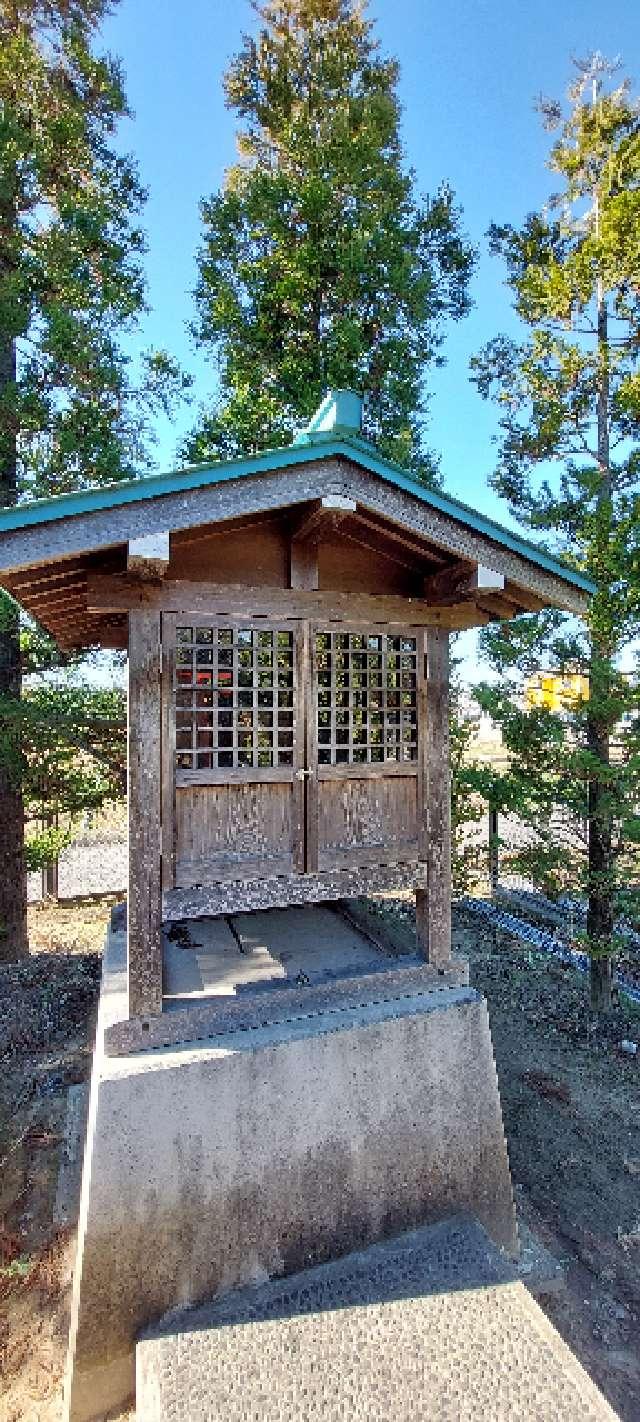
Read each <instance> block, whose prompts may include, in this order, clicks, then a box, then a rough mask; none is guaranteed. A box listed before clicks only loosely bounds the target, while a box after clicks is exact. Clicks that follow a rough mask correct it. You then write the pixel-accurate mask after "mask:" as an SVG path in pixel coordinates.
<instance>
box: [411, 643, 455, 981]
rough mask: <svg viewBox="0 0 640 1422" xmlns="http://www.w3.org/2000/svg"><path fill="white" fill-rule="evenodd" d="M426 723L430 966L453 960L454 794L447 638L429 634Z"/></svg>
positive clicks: (421, 902)
mask: <svg viewBox="0 0 640 1422" xmlns="http://www.w3.org/2000/svg"><path fill="white" fill-rule="evenodd" d="M425 690H426V696H425V697H424V699H423V703H422V711H421V720H422V776H421V782H422V856H421V857H422V858H423V861H424V865H425V871H426V886H425V887H424V888H420V889H418V890H417V891H416V926H417V933H418V942H419V944H420V946H421V949H422V952H423V953H424V956H425V958H426V959H427V962H429V963H431V964H432V965H433V967H435V968H446V967H447V966H448V965H449V963H450V961H451V789H450V778H451V777H450V769H449V633H448V632H446V631H445V630H444V629H441V628H428V630H427V631H426V633H425Z"/></svg>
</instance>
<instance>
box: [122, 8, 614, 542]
mask: <svg viewBox="0 0 640 1422" xmlns="http://www.w3.org/2000/svg"><path fill="white" fill-rule="evenodd" d="M370 14H371V16H372V17H373V18H374V20H375V22H376V29H377V33H378V35H379V38H380V40H381V43H382V46H383V48H384V50H385V51H386V52H388V53H392V54H395V56H396V57H397V58H398V59H399V61H400V66H401V99H402V104H403V109H404V117H403V138H404V144H405V149H406V155H407V160H408V162H409V163H410V164H411V166H412V167H413V168H414V169H415V173H416V179H417V185H418V189H419V191H421V192H423V193H428V192H430V191H431V192H432V191H433V190H434V189H435V187H436V186H437V184H438V183H439V182H440V180H441V179H446V180H447V181H448V182H449V183H450V184H451V186H452V187H453V189H454V192H455V193H456V196H457V199H458V201H459V202H460V204H461V206H462V208H463V211H464V222H465V227H466V230H467V233H468V234H469V236H470V237H471V238H472V240H473V241H474V243H476V244H478V245H480V246H481V248H482V255H481V260H480V265H479V269H478V272H477V274H476V277H475V279H474V283H473V296H474V301H475V307H474V311H473V313H472V315H471V316H470V317H469V318H467V320H466V321H464V322H463V323H461V324H460V325H459V326H457V327H455V326H452V327H451V331H450V335H449V337H448V340H447V346H446V355H447V362H448V363H447V367H446V369H444V370H443V371H437V372H434V373H432V376H431V378H430V382H429V383H430V387H431V390H432V392H433V395H432V403H431V425H430V435H429V438H430V443H431V445H432V447H433V448H434V449H436V450H438V451H439V452H440V454H441V458H442V469H443V474H444V478H445V484H446V487H447V490H448V491H449V492H450V493H452V494H455V495H457V496H458V497H460V498H462V499H464V500H465V501H467V502H470V503H474V504H476V505H478V504H480V505H481V506H482V507H483V509H484V510H485V511H486V512H487V513H491V514H493V515H494V516H497V517H499V518H501V519H503V520H504V521H507V515H506V510H505V508H504V506H502V505H501V504H500V502H499V501H498V499H497V498H496V496H495V495H494V494H493V493H492V492H491V491H490V490H489V489H487V486H486V479H487V476H488V474H489V473H490V471H491V468H492V463H493V457H494V450H493V447H492V443H491V438H492V435H493V434H494V433H495V430H496V412H495V409H494V408H492V407H491V406H489V405H486V404H485V403H484V402H483V401H482V400H481V399H480V397H479V396H478V395H477V393H476V391H475V390H474V388H473V387H472V386H471V385H470V383H469V379H468V362H469V357H470V355H471V354H472V353H473V352H474V351H476V350H478V348H479V347H480V346H481V345H482V344H483V342H484V341H486V340H487V339H489V338H490V337H491V336H492V335H495V334H496V333H497V332H498V331H500V330H514V329H515V322H514V318H513V316H512V314H511V311H510V307H509V296H508V292H507V291H506V290H505V289H504V287H503V285H502V281H503V273H502V270H501V265H500V263H499V262H498V261H497V260H496V259H493V258H490V257H489V256H488V255H487V252H486V243H485V241H484V233H485V231H486V228H487V227H488V225H489V223H490V222H491V221H493V220H495V221H503V220H504V221H511V222H514V223H518V222H520V221H521V219H522V218H523V216H524V215H525V214H526V212H527V211H528V210H530V209H531V208H533V207H535V206H536V205H539V204H540V203H541V202H542V201H543V200H544V198H545V196H546V194H547V193H548V192H549V190H550V186H551V183H552V178H551V175H550V174H549V173H548V172H547V171H546V169H545V158H546V153H547V150H548V141H549V140H548V135H545V134H544V133H543V131H542V129H541V126H540V123H539V120H538V116H537V114H536V113H535V112H534V108H533V104H534V100H535V97H536V95H538V94H539V93H541V92H542V93H545V94H552V95H561V94H562V93H563V92H564V90H565V88H566V83H567V80H568V78H569V75H570V71H571V56H572V55H584V54H586V53H588V52H589V51H590V50H592V49H600V50H601V51H602V52H603V53H604V54H605V55H607V56H608V57H612V56H615V55H618V54H619V55H621V56H622V58H623V61H624V64H625V67H626V69H627V71H628V72H629V73H630V74H631V76H632V78H633V79H634V80H635V81H636V86H640V6H639V5H638V4H637V3H635V0H608V3H607V4H606V5H605V4H604V3H603V0H538V3H537V4H523V3H517V0H456V3H454V4H450V5H448V6H445V5H442V4H434V3H432V0H372V3H371V5H370ZM253 23H254V16H253V13H252V11H251V8H250V5H249V3H248V0H236V3H235V4H228V3H226V4H225V3H223V0H186V3H183V4H180V5H179V4H177V3H176V0H121V3H120V4H119V5H118V7H117V9H116V12H115V14H114V16H113V18H112V19H110V21H109V22H108V24H107V25H106V26H105V29H104V38H105V43H106V45H107V46H108V48H109V49H111V50H112V51H113V52H115V53H117V54H119V55H120V56H121V58H122V61H123V63H124V68H125V73H126V79H127V91H128V95H129V99H130V103H131V106H132V109H133V110H134V119H133V121H132V122H130V123H128V124H126V125H125V127H124V129H123V140H124V142H125V143H126V146H127V147H128V148H129V149H131V150H132V151H133V152H134V153H135V154H136V155H137V158H138V161H139V164H140V168H141V173H142V177H143V180H144V182H145V184H146V185H147V186H148V188H149V190H150V197H149V202H148V205H147V209H146V227H147V231H148V237H149V253H148V257H147V271H148V279H149V299H150V302H151V306H152V311H151V314H150V316H149V318H148V320H147V322H146V325H145V330H144V340H145V343H147V344H153V345H161V346H166V347H167V348H168V349H169V350H171V351H172V352H173V353H175V354H176V355H177V356H178V357H179V358H180V359H181V361H182V362H183V364H184V365H185V366H186V367H187V368H188V369H190V370H191V371H192V372H193V374H194V375H195V377H196V391H197V392H198V393H199V394H201V395H203V396H204V395H205V394H206V392H207V391H210V390H211V389H213V383H214V382H213V372H212V371H211V369H210V366H209V365H208V363H207V359H206V357H204V356H203V355H202V353H196V352H195V351H194V349H193V346H192V342H191V339H190V337H189V335H188V333H187V330H186V323H187V320H188V318H189V316H190V315H191V314H192V311H193V306H192V299H191V291H192V289H193V285H194V281H195V253H196V249H197V246H198V241H199V232H200V221H199V213H198V203H199V200H200V198H201V197H202V196H203V195H205V194H208V193H210V192H212V191H214V190H215V189H216V188H218V187H219V186H220V184H221V183H222V181H223V177H224V171H225V168H226V167H227V166H228V165H229V164H230V163H231V162H233V161H234V156H235V146H234V129H235V124H234V116H233V115H231V114H229V113H228V112H227V111H226V110H225V108H224V103H223V97H222V86H221V76H222V74H223V72H224V69H225V67H226V65H227V63H228V60H229V58H230V56H231V55H232V54H233V53H234V51H235V50H236V49H237V47H238V43H239V39H240V35H241V33H242V31H243V30H246V29H247V28H250V27H251V26H252V25H253ZM192 419H193V414H191V415H189V414H188V413H187V412H185V414H184V415H183V416H182V417H181V419H180V421H179V422H178V425H177V426H173V427H171V426H169V425H166V424H163V425H162V426H161V428H160V430H159V433H160V443H159V446H158V454H157V457H158V463H159V464H160V466H161V467H168V466H171V464H172V463H174V461H175V451H176V447H177V444H178V441H179V436H180V434H181V432H182V431H183V430H184V429H185V428H186V427H187V426H188V424H189V423H190V421H191V420H192Z"/></svg>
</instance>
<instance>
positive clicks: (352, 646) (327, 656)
mask: <svg viewBox="0 0 640 1422" xmlns="http://www.w3.org/2000/svg"><path fill="white" fill-rule="evenodd" d="M417 651H418V648H417V639H416V638H415V637H391V636H388V635H387V634H386V633H381V634H377V633H376V634H373V635H367V634H364V633H363V634H360V633H354V632H321V633H319V634H318V635H317V637H316V656H317V664H318V761H319V763H320V765H354V764H355V765H358V764H375V763H377V762H380V761H383V762H385V761H415V760H417V758H418V708H417Z"/></svg>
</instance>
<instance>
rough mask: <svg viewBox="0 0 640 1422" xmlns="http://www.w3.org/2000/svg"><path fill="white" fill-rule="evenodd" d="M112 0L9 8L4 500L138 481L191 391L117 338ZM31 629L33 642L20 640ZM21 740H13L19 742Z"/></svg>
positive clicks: (122, 245)
mask: <svg viewBox="0 0 640 1422" xmlns="http://www.w3.org/2000/svg"><path fill="white" fill-rule="evenodd" d="M111 9H112V5H111V4H109V3H107V0H0V505H8V504H12V503H15V502H16V501H17V500H18V499H19V498H20V497H22V496H25V495H26V496H30V497H36V496H41V495H51V494H57V493H60V492H63V491H66V490H69V489H75V488H79V487H85V486H88V485H92V484H99V483H101V482H104V481H107V482H110V481H112V480H117V479H120V478H122V477H125V476H130V475H132V474H133V473H134V470H135V469H136V468H137V467H138V466H139V465H140V463H141V462H142V460H143V459H144V456H145V450H146V442H147V435H148V433H149V425H148V421H149V417H150V414H151V412H152V410H153V408H154V404H155V402H160V404H161V405H163V406H164V407H166V405H167V402H168V401H170V400H171V398H172V397H173V395H174V394H175V393H177V389H178V387H179V386H180V384H181V380H180V377H179V374H178V372H177V371H176V369H175V366H174V364H173V362H172V361H171V360H170V359H169V357H168V356H167V355H166V353H164V352H155V353H149V354H148V356H147V357H146V360H145V362H144V363H143V370H142V374H141V377H140V379H136V378H135V377H134V374H133V372H132V368H131V366H130V364H129V361H128V358H127V356H126V354H125V351H124V348H123V344H122V341H123V337H125V336H126V335H127V334H129V333H130V332H131V331H132V330H133V329H134V327H135V324H136V320H137V318H138V317H139V316H140V314H141V313H142V312H143V310H144V286H143V278H142V267H141V258H142V254H143V251H144V241H143V236H142V233H141V230H140V227H139V225H138V218H139V213H140V209H141V205H142V203H143V199H144V193H143V191H142V188H141V186H140V183H139V181H138V177H137V174H136V169H135V165H134V164H133V162H132V161H131V159H130V158H128V157H126V156H123V155H122V154H121V153H120V152H119V151H118V150H117V147H116V144H115V134H116V129H117V125H118V123H119V121H120V120H121V119H122V118H123V117H125V116H126V114H127V107H126V100H125V95H124V90H123V84H122V76H121V73H120V69H119V66H118V64H117V62H116V61H115V60H113V59H112V58H110V57H109V56H104V55H98V54H96V53H95V51H94V42H95V40H96V36H97V34H98V31H99V28H100V25H101V23H102V21H103V19H104V18H105V16H106V15H107V14H108V13H109V11H110V10H111ZM25 635H26V633H25ZM21 655H22V654H21V647H20V626H19V617H18V613H17V609H16V608H15V605H14V604H13V603H11V601H10V600H9V599H5V600H4V603H3V607H2V615H1V616H0V704H1V705H2V711H3V726H4V734H3V737H2V743H1V744H0V957H3V956H6V957H12V956H15V955H19V954H21V953H23V952H25V951H26V927H25V890H24V848H23V806H22V794H21V774H20V766H21V764H23V756H22V748H21V746H20V744H18V743H16V742H15V741H14V740H12V731H11V728H12V727H15V726H16V724H17V723H18V722H20V721H21V718H20V717H18V716H17V715H16V714H15V706H14V705H13V703H14V702H15V701H16V700H17V699H19V697H20V689H21V672H22V666H21ZM9 742H11V744H9Z"/></svg>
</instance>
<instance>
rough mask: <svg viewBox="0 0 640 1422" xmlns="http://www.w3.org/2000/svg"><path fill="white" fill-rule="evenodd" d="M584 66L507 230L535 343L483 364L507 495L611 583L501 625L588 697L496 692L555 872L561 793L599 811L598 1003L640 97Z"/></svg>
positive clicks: (626, 637)
mask: <svg viewBox="0 0 640 1422" xmlns="http://www.w3.org/2000/svg"><path fill="white" fill-rule="evenodd" d="M577 67H578V74H577V79H576V82H575V84H574V85H573V86H572V88H571V89H570V91H569V109H568V112H566V113H563V110H562V108H561V106H560V105H559V104H556V103H550V102H544V103H543V104H542V105H541V107H542V112H543V117H544V120H545V122H546V125H547V127H548V128H550V129H551V130H555V131H556V132H557V134H558V136H557V139H556V141H555V143H554V144H553V147H552V149H551V154H550V159H549V167H550V168H551V170H552V171H553V172H554V173H555V174H557V176H558V178H559V180H560V183H561V187H560V191H559V192H558V193H557V195H556V196H555V197H554V198H552V200H551V201H550V203H549V204H548V206H547V208H546V209H545V210H544V211H543V212H540V213H534V214H532V215H531V216H530V217H529V218H528V219H527V221H526V223H525V225H524V227H523V228H522V229H521V230H519V231H518V230H516V229H514V228H512V227H495V228H493V229H492V231H491V244H492V247H493V249H494V250H495V251H496V252H498V253H499V254H501V255H502V256H503V257H504V259H505V261H506V265H507V270H508V282H509V285H510V286H511V289H512V291H513V294H514V299H515V307H516V311H517V312H518V314H519V316H520V317H521V319H522V320H523V322H524V323H525V324H526V325H527V326H529V328H530V332H531V334H530V337H529V338H528V339H526V340H524V341H523V342H521V343H518V342H515V341H511V340H507V339H506V338H504V337H498V338H497V339H495V340H494V341H492V342H490V343H489V345H488V346H487V347H486V348H485V349H484V351H483V352H482V353H481V355H480V356H479V357H477V358H476V360H475V361H474V368H475V379H476V381H477V383H478V386H479V388H480V391H481V393H482V394H483V395H485V396H487V397H493V398H495V399H496V400H497V401H498V403H499V407H500V411H501V417H500V418H501V427H502V438H501V457H500V463H499V467H498V469H497V472H496V474H495V477H494V485H495V487H496V489H497V490H498V491H499V492H500V493H501V494H503V495H504V496H505V497H506V498H507V499H508V500H509V503H510V505H511V508H512V510H513V512H514V514H515V515H516V517H517V518H519V519H521V520H523V521H525V522H526V523H527V524H528V525H529V527H530V528H532V529H534V530H539V531H541V532H542V533H543V535H544V536H545V537H546V538H547V539H551V540H552V541H553V542H554V543H555V545H556V547H559V548H560V549H561V550H562V551H563V552H564V553H565V554H566V555H567V556H568V557H569V559H571V560H572V561H573V562H574V564H575V565H576V566H577V567H579V568H581V569H583V570H584V571H585V572H587V573H588V574H589V575H590V576H591V577H592V578H593V580H594V582H595V584H596V589H597V591H596V594H595V597H594V598H593V600H592V603H591V607H590V610H589V614H588V617H587V619H586V625H585V627H584V629H580V628H578V627H571V626H568V625H567V624H566V620H564V619H560V618H558V617H553V616H552V617H549V616H547V617H545V618H544V619H539V620H536V621H534V622H533V625H531V624H532V620H531V619H524V620H523V621H522V623H520V624H518V623H516V624H514V625H513V626H512V627H509V628H505V629H503V630H501V631H500V632H499V633H497V634H491V637H490V643H491V651H492V655H493V658H494V661H495V663H496V665H497V666H498V667H499V668H500V669H501V670H502V672H503V674H505V675H506V674H508V673H510V672H517V671H518V669H519V670H520V671H524V672H525V673H526V672H529V673H530V672H531V671H533V670H534V669H535V668H536V666H543V667H544V666H545V665H546V667H547V668H549V667H550V669H551V670H554V669H556V668H559V669H563V668H565V669H569V668H575V669H576V670H579V671H581V672H583V673H584V674H585V676H586V677H587V678H588V688H589V689H588V697H583V699H582V702H581V703H579V704H578V705H571V704H569V705H568V706H567V708H566V711H565V714H564V717H563V718H562V719H561V720H560V719H559V718H558V716H554V714H553V713H552V712H550V711H545V710H544V709H542V710H541V709H531V710H526V709H525V710H524V711H523V710H522V709H518V708H517V707H516V706H514V703H513V699H512V697H511V696H510V695H506V696H505V695H504V694H503V692H501V691H500V690H497V691H496V690H494V691H493V692H492V693H489V692H485V694H484V701H485V704H486V705H490V706H491V709H493V711H494V714H496V715H497V716H498V717H499V718H500V719H501V720H502V722H503V725H504V727H505V730H506V735H507V741H508V744H509V747H510V749H511V752H512V757H513V759H512V768H511V774H510V777H508V780H509V782H510V783H508V784H507V785H506V786H505V794H506V796H507V800H508V799H509V796H511V797H512V802H513V803H515V804H516V805H517V807H518V808H519V809H520V810H523V809H524V810H528V812H529V814H530V817H531V818H533V819H537V823H538V829H539V832H540V837H541V841H542V840H544V844H542V843H541V849H542V850H543V858H544V859H545V862H546V865H547V868H550V867H551V865H552V862H553V860H554V853H555V861H556V864H557V865H558V867H560V868H561V866H562V861H563V858H566V853H565V849H564V847H563V845H562V843H558V844H557V845H556V846H555V850H554V846H553V844H552V843H551V839H550V836H549V827H548V822H545V816H547V817H548V815H549V812H550V810H551V809H552V807H553V805H554V804H555V805H558V804H559V805H564V806H565V807H566V808H568V809H569V810H571V811H572V812H573V814H574V816H575V815H578V814H579V813H580V811H582V812H583V813H584V816H585V821H586V824H587V844H586V856H585V876H584V887H585V889H586V893H587V898H588V915H587V946H588V948H589V950H590V953H591V983H592V997H593V1001H594V1003H595V1005H597V1006H599V1007H606V1006H607V1005H608V1003H609V1000H610V992H611V974H612V955H613V953H614V951H615V948H616V934H615V917H616V904H617V902H618V903H619V902H620V895H621V891H623V890H624V887H625V880H626V879H627V877H628V875H629V870H630V849H631V847H632V846H633V844H634V843H637V841H638V838H639V837H640V821H639V820H638V816H637V806H638V802H639V800H640V760H639V757H638V744H639V738H638V731H639V728H640V719H639V707H640V697H639V693H638V682H637V675H636V674H635V673H634V674H631V675H628V674H627V675H622V673H621V660H620V659H621V656H622V654H623V653H625V652H626V654H627V657H628V655H629V650H630V649H631V650H632V649H633V647H634V644H637V638H638V634H639V632H640V578H639V570H640V365H639V352H640V107H639V105H638V103H637V102H636V101H635V100H634V99H633V97H632V96H631V94H630V89H629V85H628V83H626V82H623V83H617V82H616V81H615V79H614V77H613V75H614V72H615V67H613V68H612V66H609V65H607V64H606V63H605V61H604V60H602V59H601V57H600V56H599V55H594V56H591V57H590V58H589V59H588V60H586V61H585V62H583V63H582V62H581V63H578V66H577ZM554 463H555V465H556V466H557V467H559V474H558V476H557V478H554V474H553V467H552V466H553V464H554ZM537 471H540V474H539V477H538V478H536V473H537ZM627 670H629V669H628V668H627ZM614 741H615V753H612V751H613V743H614ZM514 796H515V800H513V797H514ZM636 878H637V868H636Z"/></svg>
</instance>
